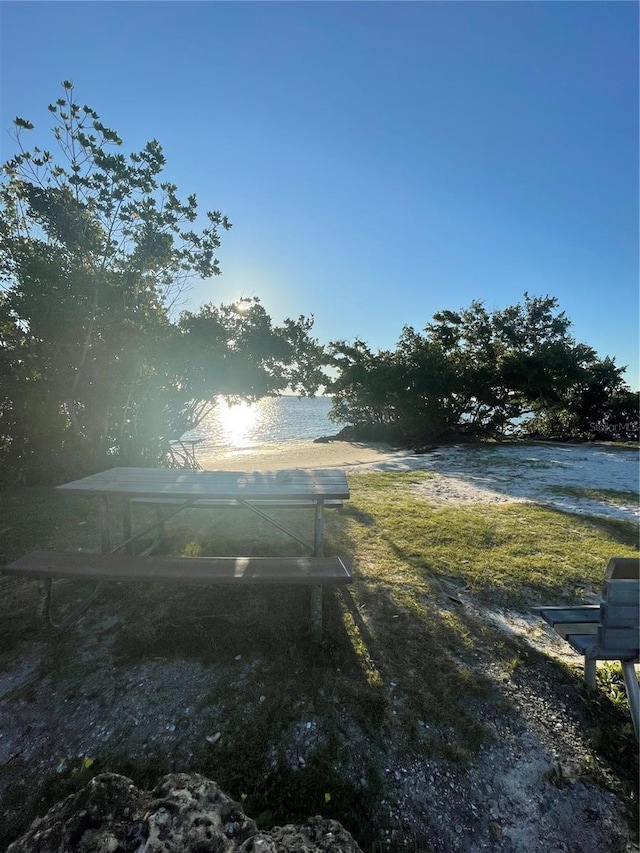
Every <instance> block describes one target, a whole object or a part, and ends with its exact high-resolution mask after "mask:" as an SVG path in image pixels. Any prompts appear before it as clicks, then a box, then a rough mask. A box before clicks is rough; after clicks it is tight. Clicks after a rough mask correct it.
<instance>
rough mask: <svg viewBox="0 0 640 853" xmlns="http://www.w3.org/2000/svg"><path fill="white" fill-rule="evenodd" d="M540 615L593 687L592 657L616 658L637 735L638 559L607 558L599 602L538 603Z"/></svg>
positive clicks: (639, 730) (639, 734)
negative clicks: (577, 658) (564, 643)
mask: <svg viewBox="0 0 640 853" xmlns="http://www.w3.org/2000/svg"><path fill="white" fill-rule="evenodd" d="M540 615H541V616H542V618H543V619H544V620H545V621H546V622H548V623H549V625H551V627H552V628H553V629H554V630H555V631H556V632H557V633H558V634H559V635H560V636H561V637H562V638H563V639H564V640H566V641H567V642H568V643H569V645H570V646H571V647H572V648H573V649H575V651H576V652H578V654H580V655H583V656H584V678H585V682H586V683H587V685H588V686H589V687H591V688H595V686H596V661H599V660H607V661H616V660H617V661H620V663H621V665H622V673H623V677H624V684H625V689H626V691H627V696H628V698H629V707H630V709H631V717H632V720H633V726H634V729H635V733H636V737H637V738H638V739H639V740H640V687H639V685H638V679H637V676H636V672H635V664H636V663H637V662H638V660H639V659H640V627H639V626H640V560H639V559H635V558H629V557H613V558H612V559H611V560H610V561H609V564H608V566H607V570H606V573H605V578H604V584H603V588H602V601H601V602H600V603H599V604H595V605H587V606H582V607H543V608H541V609H540Z"/></svg>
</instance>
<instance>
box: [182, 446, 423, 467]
mask: <svg viewBox="0 0 640 853" xmlns="http://www.w3.org/2000/svg"><path fill="white" fill-rule="evenodd" d="M407 455H409V454H408V453H407V452H406V451H394V450H393V449H392V448H391V447H389V445H387V444H364V443H361V442H350V441H326V442H318V443H316V442H314V441H285V442H279V443H275V442H274V443H273V444H259V445H253V446H248V447H242V448H236V449H233V450H224V451H222V452H220V453H217V454H212V453H209V454H207V455H205V454H202V453H198V461H199V462H200V464H201V465H202V467H203V468H204V469H205V470H208V471H270V470H284V469H288V468H350V467H353V466H360V465H366V464H375V463H383V462H388V461H390V460H394V459H400V458H402V457H405V456H407Z"/></svg>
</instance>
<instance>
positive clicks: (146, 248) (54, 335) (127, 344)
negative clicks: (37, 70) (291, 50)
mask: <svg viewBox="0 0 640 853" xmlns="http://www.w3.org/2000/svg"><path fill="white" fill-rule="evenodd" d="M49 111H50V113H51V115H52V117H53V122H54V125H53V136H54V141H55V148H54V150H53V151H49V150H47V149H43V148H40V147H38V146H34V147H33V148H32V149H29V148H28V147H27V146H26V144H25V141H24V140H25V136H26V135H27V134H28V133H29V132H30V131H32V130H33V128H34V126H33V124H32V123H31V122H30V121H28V120H26V119H23V118H16V119H15V121H14V127H15V141H16V146H17V153H16V154H15V156H14V157H12V158H11V159H10V160H9V161H8V162H7V163H5V164H4V166H3V168H2V183H1V185H0V288H1V289H2V293H1V294H0V295H1V298H0V332H1V334H2V337H1V341H0V370H1V371H2V391H1V392H0V410H1V413H2V416H3V417H2V429H1V430H0V432H1V435H0V454H1V455H2V456H3V457H4V462H5V465H6V464H8V465H9V467H10V468H11V469H12V470H13V471H14V472H16V471H19V472H21V476H22V477H23V478H27V479H33V478H34V477H35V476H37V475H38V473H39V472H43V471H46V472H47V475H48V476H49V477H52V478H54V479H55V478H59V477H66V476H69V475H70V474H71V473H74V472H76V471H77V472H81V471H84V470H87V469H90V468H94V469H95V468H97V467H100V466H103V467H104V466H105V465H106V464H107V463H108V462H111V463H117V462H120V463H133V462H143V463H154V462H158V461H159V460H160V459H162V457H163V454H164V452H165V447H166V442H167V441H168V439H169V438H173V437H176V436H177V435H179V434H180V433H181V431H182V430H184V429H186V428H190V427H193V426H194V425H195V424H197V422H198V419H199V417H202V416H203V414H204V413H205V412H206V410H207V406H210V405H211V403H212V400H213V399H214V398H215V396H216V395H217V394H228V395H232V396H245V397H249V398H258V397H260V396H263V395H265V394H272V393H277V392H278V391H280V390H282V389H283V388H285V387H287V386H288V385H290V384H291V385H292V386H294V387H296V388H298V389H299V390H300V391H301V392H302V393H313V392H314V390H315V389H317V386H318V383H319V382H320V381H321V372H320V361H321V358H322V349H321V348H320V347H319V346H318V344H317V342H316V341H315V340H313V339H312V338H311V336H310V330H311V326H312V321H311V320H308V319H306V318H304V317H300V318H298V319H297V320H290V319H287V320H285V322H284V324H283V325H282V326H279V327H276V326H274V325H273V324H272V322H271V319H270V317H269V316H268V315H267V313H266V312H265V311H264V309H263V308H262V306H261V305H260V303H259V302H258V300H248V301H247V300H245V301H241V302H240V303H238V304H236V305H233V306H220V307H219V308H214V307H213V306H212V305H206V306H204V307H203V308H202V309H201V310H200V311H198V312H196V313H185V314H183V315H182V316H181V317H180V318H179V319H178V320H176V319H175V316H174V315H175V311H176V307H177V305H178V304H179V301H180V299H181V297H182V295H183V294H184V292H185V289H186V288H188V286H189V284H190V283H191V281H192V280H193V279H194V278H200V279H202V278H209V277H213V276H215V275H217V274H218V273H219V272H220V268H219V262H218V259H217V257H216V251H217V249H218V248H219V246H220V242H221V233H222V232H223V231H225V230H227V229H229V228H230V227H231V224H230V222H229V221H228V219H227V217H226V216H224V215H223V214H222V213H221V212H219V211H207V212H206V214H205V215H204V222H205V224H204V227H201V228H199V229H198V228H197V227H196V220H197V219H198V205H197V199H196V196H195V195H194V194H192V195H189V196H187V198H186V200H185V199H181V198H180V197H179V195H178V188H177V187H176V185H175V184H173V183H171V182H170V181H168V180H163V178H162V173H163V170H164V167H165V157H164V154H163V152H162V148H161V146H160V144H159V143H158V142H157V141H156V140H151V141H150V142H148V143H147V144H146V145H145V146H144V148H143V149H142V150H141V151H138V152H132V153H130V154H128V155H125V154H124V153H122V150H121V149H122V140H121V139H120V137H119V136H118V134H117V133H116V132H115V131H113V130H111V129H110V128H108V127H107V126H105V125H104V124H103V123H102V122H101V121H100V118H99V116H98V114H97V113H96V112H95V111H94V110H93V109H92V108H91V107H89V106H86V105H84V106H81V105H80V104H79V103H78V102H76V100H75V96H74V89H73V86H72V84H71V83H70V82H68V81H65V83H63V96H62V97H60V98H59V99H58V100H57V101H56V102H55V103H53V104H50V105H49Z"/></svg>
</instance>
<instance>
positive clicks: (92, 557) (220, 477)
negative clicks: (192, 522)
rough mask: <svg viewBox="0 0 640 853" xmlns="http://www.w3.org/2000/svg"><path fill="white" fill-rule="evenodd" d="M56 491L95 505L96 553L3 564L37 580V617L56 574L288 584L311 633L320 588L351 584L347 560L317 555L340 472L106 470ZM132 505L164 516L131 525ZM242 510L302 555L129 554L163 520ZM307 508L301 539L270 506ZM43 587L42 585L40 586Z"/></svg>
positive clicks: (341, 492)
mask: <svg viewBox="0 0 640 853" xmlns="http://www.w3.org/2000/svg"><path fill="white" fill-rule="evenodd" d="M57 490H58V491H60V492H63V493H72V494H79V495H84V496H86V497H90V498H93V499H96V500H97V501H98V502H99V518H100V538H101V541H100V551H101V553H99V554H81V553H78V552H71V553H61V552H58V553H56V552H37V551H36V552H32V553H31V554H27V555H25V556H24V557H22V558H20V559H19V560H17V561H15V562H14V563H12V564H10V565H9V566H7V567H6V569H5V571H7V572H8V573H14V574H22V575H27V576H31V577H34V578H37V579H38V580H39V581H40V582H41V603H40V606H39V613H40V614H41V615H42V613H43V612H44V610H46V611H47V612H50V609H51V581H52V580H53V579H54V578H59V577H66V578H69V577H72V578H78V579H86V578H94V579H108V580H143V581H167V580H171V581H187V582H198V583H234V584H235V583H253V584H276V583H287V584H289V583H293V584H304V585H307V586H310V587H311V633H312V635H313V636H314V637H315V638H318V637H319V635H320V633H321V628H322V587H323V585H325V584H342V583H349V582H350V581H351V569H350V564H349V561H348V560H347V559H346V558H343V557H325V556H324V510H325V505H332V504H335V503H338V504H341V503H342V501H343V500H347V499H348V498H349V487H348V484H347V479H346V475H345V473H344V471H341V470H334V469H320V470H312V469H295V470H286V471H262V472H243V471H194V470H176V469H156V468H112V469H110V470H108V471H102V472H100V473H98V474H92V475H90V476H88V477H83V478H82V479H80V480H74V481H73V482H70V483H64V484H63V485H61V486H58V487H57ZM113 498H124V499H125V500H124V516H123V518H122V531H123V533H122V536H121V537H120V538H119V541H114V530H115V529H117V527H118V525H116V523H115V522H116V517H115V506H116V503H119V504H120V505H122V501H119V502H116V501H113V500H112V499H113ZM136 502H143V503H149V504H151V505H156V506H161V507H162V508H163V513H162V515H161V516H159V517H157V518H156V520H155V521H154V522H153V523H151V524H146V525H143V526H142V527H141V528H140V529H136V530H134V529H133V527H134V525H133V513H132V510H133V507H134V505H135V503H136ZM222 506H224V507H229V506H237V507H242V508H245V509H247V510H249V511H251V512H252V513H255V514H256V515H258V516H260V517H261V518H263V519H265V520H266V521H267V522H269V523H270V524H272V525H273V526H275V527H276V528H277V529H279V530H281V531H282V532H283V533H285V534H286V535H288V536H290V537H291V538H293V539H295V540H296V541H298V542H300V543H302V544H304V545H305V546H306V547H307V549H308V550H309V551H310V556H308V557H273V556H263V557H246V556H242V555H239V556H237V557H152V556H148V554H145V555H134V554H133V545H134V543H135V542H136V540H138V539H140V538H141V537H142V536H144V535H146V534H148V533H149V532H150V531H154V530H156V531H158V530H160V529H161V528H162V525H163V524H164V522H165V521H166V520H167V519H168V518H171V517H173V516H175V515H177V514H178V513H179V512H182V511H184V510H185V509H189V508H197V509H207V510H210V511H215V510H216V509H218V508H220V507H222ZM283 506H285V507H291V508H308V509H311V510H313V513H314V523H313V540H312V541H311V540H309V541H307V540H305V539H303V538H302V537H301V536H299V535H298V533H296V532H294V531H292V530H289V529H288V528H287V527H286V526H285V525H284V524H282V523H281V522H280V521H279V520H277V519H276V518H274V517H273V516H272V514H271V510H272V509H273V508H277V507H283ZM43 585H44V586H43Z"/></svg>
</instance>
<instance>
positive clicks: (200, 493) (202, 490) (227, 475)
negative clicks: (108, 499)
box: [57, 468, 349, 501]
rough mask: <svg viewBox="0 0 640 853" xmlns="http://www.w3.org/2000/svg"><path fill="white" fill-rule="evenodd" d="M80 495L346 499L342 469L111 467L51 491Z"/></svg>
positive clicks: (233, 498) (248, 499) (345, 484)
mask: <svg viewBox="0 0 640 853" xmlns="http://www.w3.org/2000/svg"><path fill="white" fill-rule="evenodd" d="M57 489H58V490H60V491H64V492H75V493H78V494H84V495H107V496H108V495H121V496H125V497H159V498H161V497H173V498H184V499H185V500H189V499H192V498H198V499H201V498H202V499H206V498H212V499H213V498H223V499H228V500H247V501H251V500H269V499H274V500H283V499H287V500H296V499H300V500H314V501H319V500H327V499H331V500H336V499H339V500H346V499H348V497H349V487H348V485H347V478H346V475H345V472H344V471H341V470H339V469H333V468H319V469H310V468H296V469H292V470H284V471H252V472H248V471H192V470H184V469H179V470H176V469H165V468H111V469H110V470H108V471H101V472H100V473H98V474H91V475H90V476H88V477H83V478H82V479H81V480H74V481H73V482H71V483H64V484H63V485H61V486H58V487H57Z"/></svg>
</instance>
